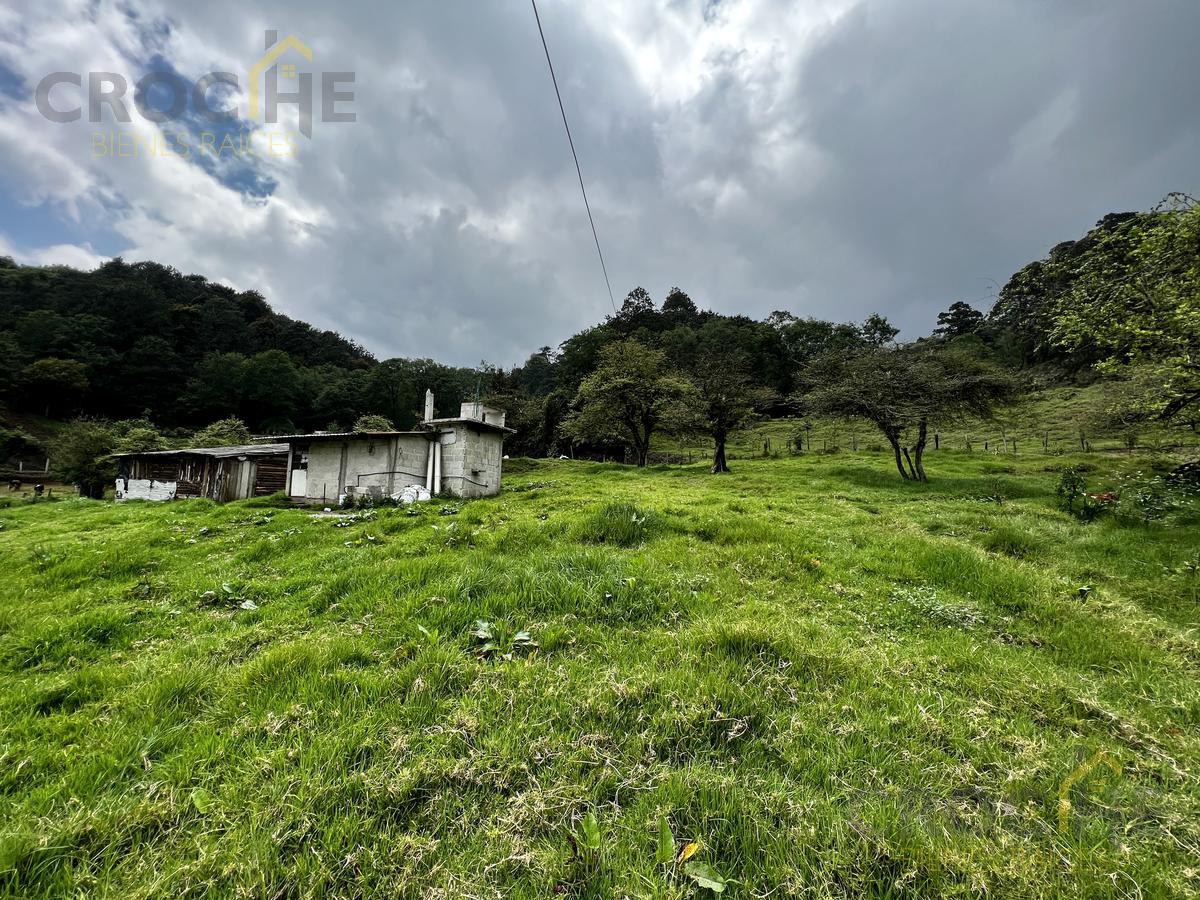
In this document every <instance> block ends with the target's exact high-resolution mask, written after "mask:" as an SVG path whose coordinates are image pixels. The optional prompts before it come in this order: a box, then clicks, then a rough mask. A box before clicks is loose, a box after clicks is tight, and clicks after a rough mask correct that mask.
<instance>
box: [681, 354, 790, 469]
mask: <svg viewBox="0 0 1200 900" xmlns="http://www.w3.org/2000/svg"><path fill="white" fill-rule="evenodd" d="M692 384H694V385H695V388H696V399H697V404H696V411H697V414H698V427H699V430H701V431H703V432H704V433H705V434H707V435H709V437H711V438H712V441H713V464H712V473H713V474H714V475H717V474H719V473H721V472H728V471H729V464H728V462H727V461H726V459H725V443H726V441H727V440H728V439H729V435H730V434H731V433H733V432H734V431H735V430H737V429H739V428H744V427H745V426H746V425H748V424H750V422H752V421H754V420H755V419H756V418H757V417H758V411H759V410H761V409H762V408H763V407H764V406H766V405H767V404H769V403H770V402H771V401H772V400H774V399H775V398H776V396H777V395H776V394H775V392H774V391H772V390H770V389H768V388H764V387H762V386H760V385H758V384H756V383H755V380H754V377H753V376H752V374H751V371H750V366H749V364H748V363H747V362H746V359H745V357H742V356H740V355H738V354H736V353H728V352H726V353H722V352H719V351H716V350H715V349H714V352H712V353H710V354H709V355H707V356H706V357H705V358H704V359H703V360H702V361H701V362H700V363H699V364H698V365H697V366H696V369H695V370H694V371H693V373H692Z"/></svg>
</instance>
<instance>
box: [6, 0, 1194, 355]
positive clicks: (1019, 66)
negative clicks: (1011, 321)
mask: <svg viewBox="0 0 1200 900" xmlns="http://www.w3.org/2000/svg"><path fill="white" fill-rule="evenodd" d="M137 6H139V14H138V16H137V17H136V19H131V18H130V17H129V16H127V15H126V14H125V13H124V12H123V9H125V6H124V5H122V6H120V7H118V6H116V5H110V4H108V3H103V2H102V3H100V4H98V5H92V4H85V3H83V2H82V0H79V2H76V0H56V2H54V3H51V2H49V0H47V2H45V3H39V4H37V5H33V4H30V5H29V6H27V7H25V8H23V9H19V10H17V11H15V12H9V13H4V14H2V15H0V24H3V25H4V26H5V27H4V28H2V29H0V33H5V34H8V35H10V37H7V38H0V64H3V65H4V67H5V68H6V69H8V70H10V71H12V72H15V73H17V75H18V76H19V77H22V78H24V79H25V80H26V81H27V82H29V83H33V82H35V81H36V80H37V78H39V77H40V76H41V75H42V74H44V73H45V72H47V71H52V70H54V69H57V68H72V69H77V70H78V69H87V68H113V69H114V70H128V69H129V68H131V67H137V66H139V65H144V64H145V63H146V62H147V60H146V59H145V55H146V53H147V49H146V48H147V47H151V48H156V49H157V50H158V51H159V52H160V53H161V54H162V55H163V56H164V57H166V58H168V59H169V60H170V61H171V62H172V64H173V65H174V66H176V67H177V68H178V69H179V70H180V71H182V72H184V73H186V74H188V75H190V76H196V75H198V74H200V73H202V72H204V71H208V70H210V69H214V68H216V69H229V70H232V71H240V72H244V71H245V69H246V68H247V67H248V65H249V63H250V61H252V60H253V59H254V58H255V56H256V55H257V54H258V53H259V52H260V47H261V41H262V32H263V29H264V28H266V27H278V28H279V29H281V31H282V32H284V33H287V32H289V31H290V32H295V33H296V34H297V35H298V36H300V37H302V38H304V39H306V40H308V41H309V42H310V43H311V44H312V46H313V49H314V53H315V56H316V58H315V61H314V62H315V64H316V65H317V66H318V67H319V68H328V69H352V70H354V71H356V72H357V73H358V74H357V87H356V94H357V97H356V103H355V108H356V112H357V116H358V121H357V122H356V123H355V124H353V125H342V126H322V125H320V124H319V123H318V125H317V127H316V128H315V130H314V136H313V140H312V142H311V144H310V145H308V146H305V147H303V148H302V151H301V153H300V155H299V156H298V157H297V158H296V159H292V160H274V161H271V160H268V161H264V162H263V163H261V164H259V166H258V169H259V174H261V175H263V176H265V177H269V178H270V179H272V180H273V181H274V182H275V183H277V188H276V190H275V192H274V194H273V195H272V196H270V197H269V198H267V199H266V200H265V201H263V200H260V199H257V198H254V197H249V196H243V195H242V194H241V193H240V192H239V190H238V189H237V186H236V185H233V186H232V187H231V186H229V185H226V184H222V183H221V182H219V181H217V180H216V179H214V178H213V177H212V175H211V174H209V173H206V172H204V171H203V170H201V169H200V168H199V167H198V166H195V165H193V164H191V163H188V162H185V161H178V160H176V161H171V160H162V159H141V160H113V159H97V158H94V157H93V156H92V155H90V152H89V146H88V142H87V139H86V138H87V133H86V132H87V130H86V128H74V129H73V128H68V127H63V126H51V125H49V123H45V122H44V121H41V120H40V119H38V118H37V117H36V115H35V114H32V113H31V111H30V109H29V108H28V106H29V104H27V103H26V104H22V103H20V102H17V101H15V100H12V99H8V98H5V99H0V160H2V161H3V162H4V163H5V165H4V166H3V167H2V169H3V171H4V173H6V174H0V184H3V186H4V188H5V193H6V194H7V195H8V196H9V197H18V196H19V197H20V198H21V199H22V200H23V201H24V202H29V203H39V204H49V205H51V206H53V207H54V208H55V209H57V210H59V212H60V213H61V214H62V215H63V216H69V217H72V218H74V219H76V220H78V221H82V222H87V223H89V224H90V226H91V227H93V228H95V229H96V231H97V235H96V239H95V240H93V241H92V242H91V244H92V245H93V246H113V245H114V244H115V245H116V246H120V247H122V248H124V251H123V252H124V254H125V255H126V256H127V257H128V258H154V259H159V260H161V261H163V262H167V263H170V264H173V265H175V266H177V267H179V268H180V269H183V270H186V271H196V272H201V273H203V274H207V275H209V276H210V277H213V278H219V279H223V280H226V281H228V282H229V283H232V284H234V285H237V286H239V287H245V288H251V287H253V288H258V289H260V290H262V291H263V293H264V294H265V295H266V296H267V297H268V299H269V300H270V301H271V302H272V303H273V304H274V305H275V306H276V307H277V308H278V309H280V310H282V311H284V312H287V313H289V314H290V315H294V316H297V317H300V318H304V319H307V320H310V321H313V322H314V323H316V324H319V325H321V326H323V327H329V328H336V329H338V330H340V331H342V332H344V333H346V334H348V335H350V336H352V337H355V338H357V339H359V340H361V341H363V342H364V343H365V344H367V346H369V347H370V348H371V349H373V350H374V351H375V352H377V353H378V354H380V355H383V356H391V355H408V356H433V357H436V358H439V359H442V360H445V361H448V362H456V363H466V364H471V363H475V362H477V361H479V360H480V359H481V358H486V359H488V360H489V361H493V362H498V363H503V364H512V363H516V362H519V361H520V360H521V359H522V358H523V357H524V356H525V355H526V354H528V353H529V352H530V351H531V350H533V349H535V348H536V347H538V346H540V345H542V344H547V343H549V344H554V343H557V342H558V341H560V340H562V339H563V338H565V337H567V336H568V335H569V334H570V333H572V332H573V331H575V330H577V329H579V328H581V327H583V326H585V325H588V324H591V323H593V322H595V321H598V320H599V319H600V317H602V316H603V315H604V314H605V313H607V312H608V311H609V306H608V297H607V294H606V293H605V290H604V285H603V281H602V278H601V274H600V270H599V265H598V263H597V261H596V259H595V253H594V248H593V247H592V244H591V233H590V230H589V229H588V225H587V220H586V217H585V216H584V213H583V208H582V204H581V201H580V199H579V196H578V185H577V184H576V182H575V173H574V169H573V167H572V164H571V160H570V155H569V151H568V148H567V145H566V139H565V137H564V135H563V133H562V128H561V122H560V121H559V118H558V110H557V107H556V105H555V100H554V95H553V92H552V89H551V86H550V83H549V78H548V75H547V73H546V70H545V61H544V59H543V58H542V56H541V45H540V43H539V42H538V38H537V32H536V29H535V27H534V24H533V20H532V15H531V13H530V11H529V9H528V7H527V6H525V5H523V4H522V3H521V2H514V3H511V4H499V3H480V4H472V5H468V4H458V3H454V4H447V3H433V2H420V3H405V4H389V5H386V6H383V7H382V8H372V9H368V8H367V7H366V5H358V4H340V5H337V6H331V5H329V4H319V3H316V2H315V0H314V2H295V3H287V4H285V3H282V2H276V3H267V4H256V5H255V6H254V8H253V10H251V9H249V8H248V7H246V6H245V4H243V3H234V2H232V0H214V2H210V3H206V4H187V5H184V4H159V3H154V2H150V0H147V2H145V3H143V4H137ZM542 13H543V22H544V24H545V26H546V30H547V37H548V39H549V41H550V44H551V49H552V51H553V53H554V56H555V62H556V66H557V69H558V72H559V79H560V85H561V86H562V88H563V93H564V101H565V103H566V106H567V113H568V116H569V117H570V118H571V122H572V128H573V131H574V133H575V137H576V143H577V146H578V149H579V152H580V159H581V162H582V164H583V166H584V173H585V176H586V177H587V178H588V188H589V194H590V196H591V198H592V201H593V209H594V211H595V213H596V221H597V227H598V228H599V230H600V235H601V239H602V241H603V242H604V246H605V252H606V257H607V258H608V262H609V271H610V274H611V275H612V276H613V287H614V291H616V292H617V293H618V302H619V300H620V296H621V295H623V294H624V293H625V292H626V291H627V290H629V289H630V288H631V287H633V286H634V285H635V284H642V285H644V286H645V287H647V288H648V289H649V290H650V291H651V292H652V293H653V294H654V295H656V296H657V297H658V298H660V299H661V297H662V296H664V295H665V293H666V291H667V289H668V288H669V287H670V286H671V285H673V284H679V285H681V286H683V287H684V288H685V289H687V290H688V291H689V292H691V293H692V295H693V297H695V298H696V300H697V301H698V302H699V303H701V304H702V305H708V306H711V307H713V308H716V309H720V310H722V311H726V312H743V313H747V314H750V315H758V316H761V315H765V314H766V313H768V312H770V311H771V310H773V309H777V308H786V309H790V310H792V311H794V312H796V313H798V314H802V315H805V314H807V315H817V316H823V317H830V318H835V319H846V318H862V317H863V316H865V315H866V314H867V313H869V312H871V311H873V310H879V311H881V312H884V313H885V314H887V315H889V316H890V317H892V318H893V320H894V321H896V322H897V324H899V325H901V326H902V327H903V328H904V329H905V330H906V332H907V333H908V334H910V335H915V334H919V333H924V332H926V331H927V330H928V329H929V328H930V327H931V325H932V322H933V319H934V317H935V316H936V313H937V312H938V311H939V310H940V309H943V308H945V307H946V306H947V305H948V304H949V303H950V302H951V301H953V300H955V299H967V300H972V301H976V302H977V303H981V302H983V301H985V299H986V296H987V294H988V293H989V292H990V291H991V290H994V285H992V284H991V283H990V281H989V279H996V280H1000V281H1002V280H1003V279H1004V278H1005V277H1007V276H1008V275H1009V274H1010V273H1011V272H1012V271H1013V270H1014V269H1016V268H1017V267H1018V266H1020V265H1022V264H1023V263H1025V262H1027V261H1028V260H1030V259H1032V258H1035V257H1037V256H1040V255H1042V254H1043V253H1044V252H1045V251H1046V250H1047V249H1048V248H1049V247H1050V246H1051V245H1053V244H1054V243H1057V242H1058V241H1060V240H1063V239H1067V238H1071V237H1075V236H1077V235H1078V234H1079V233H1081V232H1082V231H1083V230H1084V229H1086V228H1087V227H1089V226H1090V224H1091V223H1092V222H1093V221H1094V220H1095V219H1097V218H1099V217H1100V216H1101V215H1103V214H1104V213H1106V212H1109V211H1113V210H1117V209H1126V208H1137V207H1146V206H1148V205H1151V204H1153V203H1154V202H1156V201H1157V200H1158V199H1159V198H1160V197H1161V196H1162V195H1163V194H1165V193H1166V192H1167V191H1170V190H1176V189H1183V190H1196V189H1197V184H1196V180H1197V175H1196V170H1195V160H1196V159H1197V158H1200V116H1198V115H1197V113H1200V109H1198V108H1197V107H1198V99H1197V97H1198V94H1197V92H1196V91H1195V88H1194V85H1195V83H1196V75H1197V74H1198V71H1197V70H1198V69H1200V64H1197V63H1196V62H1195V55H1194V52H1193V48H1192V47H1191V46H1190V44H1189V41H1190V40H1191V39H1192V38H1193V37H1194V35H1196V34H1198V33H1200V27H1198V26H1200V7H1197V6H1196V5H1195V4H1194V3H1190V2H1170V0H1156V2H1153V3H1146V4H1136V5H1134V4H1128V3H1124V2H1119V0H1109V2H1094V3H1093V2H1088V3H1083V2H1077V3H1062V4H1041V3H1034V2H1016V3H1012V2H1004V3H1001V2H981V3H975V4H962V3H957V2H953V0H936V2H935V0H912V2H904V3H900V2H866V3H857V4H854V3H849V2H838V0H830V2H828V3H806V4H801V5H797V4H790V3H782V2H774V0H725V2H721V3H703V2H699V0H696V2H684V0H672V2H663V3H660V4H656V5H651V4H647V3H644V2H641V0H626V2H620V3H612V4H587V5H578V4H567V3H564V2H554V0H543V3H542ZM3 16H7V17H8V18H7V19H4V18H3ZM142 127H143V128H147V126H144V125H143V126H142ZM151 130H152V129H151ZM101 232H105V233H101ZM0 238H2V240H0V245H5V244H7V245H12V246H13V247H15V248H16V252H18V253H19V254H21V255H24V256H25V257H27V258H29V259H44V258H77V259H87V258H90V254H91V250H90V248H83V251H82V252H79V253H75V254H72V253H70V252H69V251H66V250H64V249H63V248H61V247H57V246H56V247H55V252H54V253H53V254H48V253H47V248H44V247H32V246H28V245H27V244H23V243H22V235H21V234H19V233H14V232H12V231H10V232H8V233H6V234H4V235H0ZM50 243H52V244H54V245H58V244H61V243H63V242H62V241H54V242H50Z"/></svg>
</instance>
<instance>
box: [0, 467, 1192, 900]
mask: <svg viewBox="0 0 1200 900" xmlns="http://www.w3.org/2000/svg"><path fill="white" fill-rule="evenodd" d="M1071 461H1072V460H1071V459H1070V458H1059V457H1043V456H1038V455H1034V454H1028V455H1027V454H1024V453H1022V454H1020V455H1018V456H1017V457H1016V458H1015V459H1007V460H1004V461H1003V465H1002V466H1001V465H998V464H997V462H996V460H995V459H994V458H992V457H990V456H985V455H983V454H978V453H976V454H966V453H958V452H945V451H943V452H942V453H940V454H934V455H933V459H932V460H931V461H930V463H929V468H930V472H931V476H932V477H933V478H934V480H933V481H932V482H931V483H930V484H927V485H915V484H906V483H903V482H901V481H899V479H898V478H897V477H896V476H895V475H894V474H893V473H891V472H890V471H889V465H890V464H889V462H888V460H887V459H886V457H884V456H881V455H875V454H872V453H866V452H864V453H862V454H857V455H856V454H847V453H842V454H838V455H829V456H823V455H819V454H814V455H806V456H804V457H801V458H784V459H778V460H761V461H752V460H742V461H740V462H738V464H737V465H735V467H734V469H735V471H734V472H733V474H731V475H728V476H721V477H713V476H709V475H707V474H706V471H705V468H704V467H703V466H702V465H701V464H697V465H695V466H692V467H685V468H677V469H671V470H656V471H635V470H630V469H621V468H617V467H613V466H596V465H592V464H587V463H579V464H576V463H569V462H526V461H522V462H521V463H520V469H521V472H520V475H519V477H515V476H514V475H512V474H511V473H510V474H508V475H507V481H508V482H509V483H510V484H511V485H512V486H513V487H514V488H515V487H521V488H522V489H520V490H511V491H507V492H505V493H503V494H501V495H500V496H499V497H496V498H492V499H488V500H481V501H475V502H471V503H467V504H461V505H456V508H457V509H458V511H457V513H456V514H447V515H440V514H439V512H440V507H441V504H440V503H439V504H427V505H425V506H423V507H421V508H418V509H415V510H414V511H411V513H410V511H408V510H402V509H395V510H393V509H385V510H380V511H378V512H376V513H373V514H368V515H360V516H357V517H356V518H354V519H348V520H344V521H342V524H343V526H344V527H335V525H336V522H337V521H339V520H331V519H329V518H313V517H312V516H311V515H310V513H309V512H308V511H306V510H299V509H290V508H275V507H273V506H272V505H270V504H262V503H234V504H229V505H227V506H215V505H213V504H207V503H194V502H183V503H174V504H165V505H155V504H128V505H112V504H105V503H95V502H90V501H68V502H61V503H53V504H51V503H41V504H34V505H22V504H17V505H13V506H12V507H10V508H6V509H0V526H2V527H0V558H2V559H3V565H4V577H3V579H2V580H0V763H2V765H0V822H3V827H2V828H0V893H3V894H6V895H9V896H21V897H61V896H77V895H78V896H91V895H96V896H119V895H129V896H136V897H142V896H146V897H150V896H198V895H211V896H254V897H257V896H263V897H283V896H295V897H325V896H427V897H446V898H450V897H499V896H505V897H547V896H563V895H566V896H580V897H608V896H631V897H632V896H653V897H681V896H688V895H692V894H696V895H704V892H705V889H702V888H700V887H699V885H698V884H697V883H696V882H695V881H694V880H693V877H692V874H690V872H691V873H694V872H695V871H698V870H696V869H695V868H693V869H691V870H689V868H688V863H691V862H695V863H702V864H703V865H704V866H706V867H708V869H710V870H712V871H715V872H716V873H718V874H719V875H720V876H721V877H722V878H728V879H733V881H732V882H731V883H730V884H729V886H728V888H727V890H726V894H727V895H733V896H745V897H752V896H767V895H770V896H806V897H859V896H873V897H931V896H979V895H985V894H986V895H990V896H996V897H1027V896H1042V897H1058V896H1118V895H1119V896H1136V895H1138V894H1139V893H1140V895H1141V896H1147V897H1150V896H1187V895H1194V894H1196V893H1197V892H1198V891H1200V875H1198V874H1197V873H1198V871H1200V869H1198V867H1197V866H1196V864H1195V855H1196V851H1197V848H1198V847H1200V825H1198V823H1200V788H1198V787H1197V781H1196V779H1195V771H1196V769H1197V766H1198V765H1200V738H1198V737H1197V735H1198V734H1200V687H1198V686H1197V685H1198V682H1197V674H1198V673H1200V669H1198V665H1200V643H1198V642H1197V638H1196V604H1195V596H1196V586H1195V578H1196V576H1195V574H1194V567H1193V568H1192V569H1189V568H1188V566H1189V565H1190V564H1192V562H1193V561H1194V560H1196V559H1197V558H1200V528H1197V527H1196V525H1197V522H1196V521H1195V519H1194V517H1193V518H1191V519H1189V518H1188V517H1187V514H1186V513H1180V514H1178V515H1175V516H1174V517H1172V518H1170V519H1168V520H1165V521H1158V522H1138V521H1136V520H1134V519H1128V518H1125V519H1118V518H1117V517H1115V516H1107V517H1102V518H1101V519H1099V520H1097V521H1095V522H1090V523H1086V522H1080V521H1078V520H1076V519H1075V518H1073V517H1072V516H1070V515H1068V514H1066V513H1064V512H1062V511H1060V510H1059V509H1057V507H1056V505H1055V502H1054V495H1053V491H1054V484H1055V482H1056V479H1057V472H1056V471H1051V470H1052V469H1055V468H1058V467H1061V465H1063V464H1067V463H1069V462H1071ZM1091 464H1092V465H1093V469H1092V470H1091V471H1090V472H1089V473H1088V476H1087V477H1088V480H1089V485H1090V486H1093V487H1094V488H1095V489H1097V490H1102V489H1106V488H1108V487H1111V486H1115V485H1118V484H1119V483H1120V482H1121V476H1122V472H1123V471H1125V470H1132V469H1134V468H1136V467H1138V466H1140V465H1141V464H1142V461H1140V460H1138V459H1137V458H1136V457H1135V458H1133V459H1129V460H1127V459H1126V458H1125V457H1097V456H1093V457H1091ZM478 620H485V621H487V622H489V623H491V625H490V627H491V633H492V634H494V635H496V636H498V637H497V640H498V641H499V642H500V644H501V646H499V647H498V648H497V649H496V650H494V651H491V650H489V651H487V652H481V641H480V640H479V639H478V638H477V637H475V636H474V634H473V632H474V631H475V630H476V629H477V624H476V623H477V621H478ZM522 631H527V632H528V634H529V640H528V641H517V640H515V638H514V636H515V635H517V634H518V633H520V632H522ZM533 645H536V646H533ZM1089 766H1090V768H1088V767H1089ZM1081 767H1083V769H1081ZM1114 767H1115V771H1114ZM1084 769H1086V772H1087V774H1086V775H1079V773H1080V772H1081V771H1083V770H1084ZM1077 775H1079V777H1076V776H1077ZM1064 785H1066V787H1065V788H1064ZM1064 798H1065V799H1066V800H1067V801H1068V807H1067V814H1066V819H1065V824H1064V821H1063V819H1062V815H1063V812H1062V809H1063V807H1062V805H1061V803H1062V800H1063V799H1064ZM585 817H587V818H588V822H589V823H591V822H592V821H593V819H594V824H595V835H594V838H595V841H596V846H595V847H594V848H593V847H591V846H590V845H589V842H590V841H591V840H592V838H588V839H587V841H585V842H581V837H580V835H581V834H582V833H583V831H584V830H585V829H584V828H583V826H582V824H581V823H582V821H583V820H584V819H585ZM664 820H665V823H666V827H667V830H668V832H669V838H670V842H671V844H672V845H673V846H672V847H671V848H670V849H671V852H672V855H674V856H675V859H673V860H671V861H670V862H661V861H656V848H657V846H658V844H659V842H660V840H661V836H662V823H663V821H664ZM589 827H590V824H589ZM693 843H695V844H696V845H698V849H695V850H694V854H695V855H694V856H692V858H691V859H689V860H687V861H681V860H679V859H678V855H679V854H680V853H681V852H683V851H684V849H685V847H690V845H691V844H693ZM688 852H693V851H691V850H689V851H688ZM1135 886H1136V888H1135Z"/></svg>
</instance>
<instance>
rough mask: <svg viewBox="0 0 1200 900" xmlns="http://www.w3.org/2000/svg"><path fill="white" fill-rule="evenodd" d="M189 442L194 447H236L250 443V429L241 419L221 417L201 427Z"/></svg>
mask: <svg viewBox="0 0 1200 900" xmlns="http://www.w3.org/2000/svg"><path fill="white" fill-rule="evenodd" d="M188 443H189V444H190V445H191V446H193V447H236V446H238V445H240V444H248V443H250V429H249V428H247V427H246V423H245V422H243V421H242V420H241V419H238V418H234V417H231V418H228V419H220V420H218V421H216V422H213V423H212V424H211V425H209V426H207V427H206V428H201V429H200V430H199V431H197V432H196V433H195V434H194V435H192V439H191V440H190V441H188Z"/></svg>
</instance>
